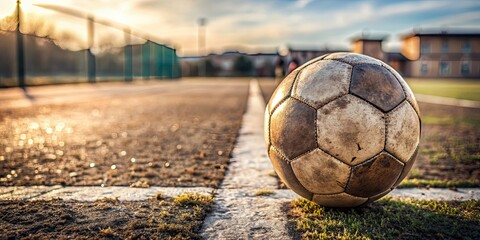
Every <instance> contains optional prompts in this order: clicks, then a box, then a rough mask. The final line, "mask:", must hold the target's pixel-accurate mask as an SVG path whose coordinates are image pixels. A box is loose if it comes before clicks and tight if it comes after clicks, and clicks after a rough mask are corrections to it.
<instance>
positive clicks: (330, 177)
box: [291, 148, 350, 194]
mask: <svg viewBox="0 0 480 240" xmlns="http://www.w3.org/2000/svg"><path fill="white" fill-rule="evenodd" d="M291 165H292V169H293V172H294V173H295V176H297V179H298V181H300V183H301V184H302V185H303V186H304V187H305V188H306V189H307V190H308V191H310V192H312V193H314V194H315V193H318V194H333V193H340V192H343V190H344V189H345V185H346V184H347V181H348V177H349V176H350V166H348V165H347V164H345V163H343V162H341V161H340V160H337V159H335V158H333V157H332V156H330V155H328V154H327V153H325V152H324V151H322V150H320V149H318V148H317V149H315V150H313V151H311V152H309V153H307V154H305V155H302V156H300V157H298V158H296V159H295V160H293V161H292V162H291Z"/></svg>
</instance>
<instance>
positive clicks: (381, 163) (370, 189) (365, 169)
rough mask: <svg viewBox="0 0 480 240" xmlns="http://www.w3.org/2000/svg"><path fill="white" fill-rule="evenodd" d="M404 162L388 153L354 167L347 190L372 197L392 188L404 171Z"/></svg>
mask: <svg viewBox="0 0 480 240" xmlns="http://www.w3.org/2000/svg"><path fill="white" fill-rule="evenodd" d="M402 169H403V164H402V163H401V162H399V161H398V160H396V159H395V158H394V157H393V156H391V155H389V154H387V153H381V154H380V155H378V156H376V157H374V158H373V159H370V160H369V161H366V162H364V163H362V164H359V165H357V166H354V167H353V168H352V175H351V176H350V180H349V181H348V184H347V187H346V188H345V192H346V193H349V194H352V195H355V196H359V197H372V196H375V195H377V194H379V193H382V192H385V191H387V190H388V189H390V188H391V187H392V186H393V184H394V183H395V182H396V181H397V179H398V177H399V176H400V174H401V173H402Z"/></svg>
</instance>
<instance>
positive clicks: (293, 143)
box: [265, 53, 420, 207]
mask: <svg viewBox="0 0 480 240" xmlns="http://www.w3.org/2000/svg"><path fill="white" fill-rule="evenodd" d="M419 140H420V118H419V109H418V105H417V102H416V100H415V98H414V96H413V93H412V91H411V90H410V88H409V87H408V85H407V84H406V82H405V81H404V80H403V78H402V77H401V76H400V75H399V74H398V73H397V72H396V71H395V70H394V69H393V68H391V67H390V66H388V65H387V64H385V63H383V62H382V61H379V60H377V59H374V58H371V57H368V56H364V55H361V54H353V53H333V54H329V55H324V56H322V57H319V58H316V59H314V60H312V61H310V62H307V63H305V64H304V65H302V66H301V67H299V68H298V69H296V70H295V71H293V72H292V73H290V74H289V75H288V76H287V77H286V78H285V79H284V80H283V81H282V82H281V83H280V85H279V86H278V87H277V89H276V90H275V92H274V93H273V95H272V97H271V99H270V102H269V103H268V105H267V108H266V111H265V141H266V144H267V148H268V154H269V157H270V160H271V161H272V164H273V167H274V168H275V171H276V172H277V174H278V176H279V177H280V178H281V179H282V180H283V182H284V183H285V184H286V185H287V186H288V187H289V188H290V189H292V190H293V191H294V192H296V193H297V194H299V195H300V196H302V197H304V198H306V199H309V200H311V201H314V202H316V203H318V204H320V205H323V206H327V207H356V206H360V205H363V204H366V203H369V202H372V201H375V200H377V199H379V198H381V197H382V196H384V195H386V194H387V193H389V192H390V191H391V190H392V189H393V188H395V187H396V186H397V185H398V184H399V183H400V182H401V181H402V180H403V179H404V178H405V177H406V175H407V174H408V172H409V171H410V169H411V168H412V165H413V162H414V160H415V157H416V153H417V151H418V144H419Z"/></svg>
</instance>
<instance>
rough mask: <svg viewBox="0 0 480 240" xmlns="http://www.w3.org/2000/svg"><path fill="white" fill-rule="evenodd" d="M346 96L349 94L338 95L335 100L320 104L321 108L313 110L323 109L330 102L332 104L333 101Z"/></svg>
mask: <svg viewBox="0 0 480 240" xmlns="http://www.w3.org/2000/svg"><path fill="white" fill-rule="evenodd" d="M348 94H350V93H348V92H347V93H345V94H342V95H340V96H338V97H335V98H333V99H332V100H330V101H328V102H326V103H324V104H322V105H321V106H319V107H318V108H315V109H317V110H319V109H320V108H323V107H325V106H326V105H327V104H329V103H331V102H333V101H335V100H337V99H339V98H342V97H345V96H346V95H348Z"/></svg>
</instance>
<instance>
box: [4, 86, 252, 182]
mask: <svg viewBox="0 0 480 240" xmlns="http://www.w3.org/2000/svg"><path fill="white" fill-rule="evenodd" d="M160 84H161V83H160ZM128 87H130V86H129V85H126V86H125V87H124V88H128ZM133 87H134V86H132V88H133ZM72 88H75V86H72ZM152 89H153V90H150V91H145V90H142V91H138V92H135V91H133V90H132V92H128V94H127V93H123V92H122V93H121V94H117V95H111V96H110V97H103V98H96V97H95V98H92V99H89V95H88V94H83V95H82V96H81V97H78V96H76V99H77V98H81V99H80V100H78V101H77V100H75V101H77V102H69V103H68V104H55V105H52V104H50V105H48V104H47V105H41V106H37V105H34V106H32V107H26V108H13V109H8V110H5V109H4V110H0V186H21V185H55V184H61V185H97V186H112V185H114V186H118V185H123V186H130V185H133V186H136V187H147V186H152V185H154V186H204V187H212V186H213V187H215V186H218V184H219V182H220V181H221V180H222V179H223V176H224V173H225V171H226V169H227V164H228V161H229V156H230V153H231V151H232V148H233V145H234V142H235V139H236V136H237V133H238V130H239V128H240V125H241V120H242V115H243V112H244V111H245V107H246V101H247V96H248V81H247V80H215V81H208V80H196V81H178V82H174V83H169V84H168V86H165V87H158V86H157V88H152ZM72 95H75V93H72ZM74 97H75V96H74Z"/></svg>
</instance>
